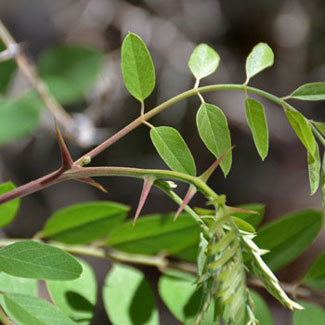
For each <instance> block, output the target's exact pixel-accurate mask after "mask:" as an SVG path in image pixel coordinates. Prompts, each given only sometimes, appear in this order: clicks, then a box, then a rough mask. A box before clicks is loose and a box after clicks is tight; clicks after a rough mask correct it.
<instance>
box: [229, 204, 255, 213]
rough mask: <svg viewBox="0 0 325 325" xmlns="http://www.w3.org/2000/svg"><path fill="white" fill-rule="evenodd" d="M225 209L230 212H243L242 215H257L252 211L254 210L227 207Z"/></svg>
mask: <svg viewBox="0 0 325 325" xmlns="http://www.w3.org/2000/svg"><path fill="white" fill-rule="evenodd" d="M227 208H228V210H229V211H230V212H243V213H251V214H259V213H258V212H257V211H254V210H246V209H241V208H236V207H230V206H227Z"/></svg>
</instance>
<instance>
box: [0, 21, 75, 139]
mask: <svg viewBox="0 0 325 325" xmlns="http://www.w3.org/2000/svg"><path fill="white" fill-rule="evenodd" d="M0 38H1V39H2V41H3V42H4V44H5V45H6V47H7V50H5V51H3V52H1V53H2V56H3V60H5V59H10V58H14V59H15V61H16V62H17V65H18V67H19V68H20V69H21V71H22V72H23V73H24V75H25V76H26V78H27V79H28V81H29V82H30V83H31V85H32V86H33V88H35V90H36V91H37V92H38V94H39V97H40V98H41V100H42V102H43V103H44V104H45V106H46V107H47V108H48V109H49V111H50V112H51V113H52V115H53V116H54V117H55V118H56V120H57V121H58V122H59V123H60V124H61V125H62V127H63V128H64V131H65V132H66V133H67V134H69V135H70V136H71V132H72V130H73V129H74V128H73V127H72V126H73V119H72V117H71V116H70V115H69V114H68V113H67V112H66V111H65V110H64V108H63V107H62V106H61V105H60V104H59V103H58V101H57V100H56V99H55V98H54V97H53V96H52V95H51V93H50V92H49V89H48V87H47V85H46V84H45V83H44V81H43V80H42V79H41V78H40V77H39V75H38V74H37V71H36V69H35V67H34V66H33V65H32V64H31V63H30V62H29V60H28V59H27V57H26V56H25V55H24V54H23V53H22V52H21V51H20V49H19V44H18V43H17V42H16V41H15V40H14V38H13V37H12V35H11V34H10V32H9V31H8V29H7V28H6V26H5V25H4V24H3V22H2V21H1V20H0ZM1 53H0V54H1ZM0 61H1V56H0Z"/></svg>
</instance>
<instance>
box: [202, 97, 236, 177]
mask: <svg viewBox="0 0 325 325" xmlns="http://www.w3.org/2000/svg"><path fill="white" fill-rule="evenodd" d="M196 125H197V128H198V131H199V134H200V137H201V139H202V141H203V142H204V144H205V145H206V147H207V148H208V149H209V150H210V151H211V152H212V154H213V155H214V156H215V157H216V158H218V157H220V156H221V155H222V154H223V153H224V152H226V151H227V150H228V149H229V148H230V147H231V139H230V132H229V128H228V122H227V119H226V116H225V114H224V113H223V112H222V110H221V109H220V108H219V107H217V106H214V105H211V104H207V103H203V104H201V106H200V108H199V110H198V112H197V115H196ZM231 163H232V153H231V152H229V154H228V155H227V156H226V157H225V158H224V159H223V160H222V161H221V162H220V167H221V169H222V171H223V173H224V175H225V176H227V175H228V173H229V171H230V168H231Z"/></svg>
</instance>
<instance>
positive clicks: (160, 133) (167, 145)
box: [150, 126, 196, 176]
mask: <svg viewBox="0 0 325 325" xmlns="http://www.w3.org/2000/svg"><path fill="white" fill-rule="evenodd" d="M150 138H151V141H152V143H153V145H154V146H155V148H156V149H157V151H158V153H159V155H160V157H161V158H162V159H163V161H164V162H165V163H166V165H167V166H168V167H169V168H170V169H172V170H174V171H176V172H180V173H184V174H189V175H192V176H195V175H196V167H195V162H194V159H193V156H192V154H191V151H190V150H189V148H188V147H187V145H186V143H185V141H184V139H183V138H182V136H181V135H180V134H179V132H178V131H177V130H176V129H174V128H172V127H169V126H159V127H155V128H152V129H151V130H150Z"/></svg>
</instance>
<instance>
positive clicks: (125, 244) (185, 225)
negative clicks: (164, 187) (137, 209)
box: [106, 214, 200, 254]
mask: <svg viewBox="0 0 325 325" xmlns="http://www.w3.org/2000/svg"><path fill="white" fill-rule="evenodd" d="M173 217H174V214H169V215H159V214H156V215H150V216H144V217H142V218H141V219H139V220H138V221H137V223H136V226H135V228H133V224H132V221H128V222H126V223H124V224H123V225H121V226H119V227H118V228H116V229H115V231H114V232H113V233H112V234H111V235H110V236H109V238H108V240H107V242H106V243H107V245H108V246H112V247H114V248H115V249H117V250H121V251H125V252H128V253H134V254H157V253H159V252H161V251H163V252H165V253H167V254H176V253H177V252H180V251H182V250H184V249H186V248H188V247H191V246H192V245H194V244H195V243H198V241H199V232H200V228H199V227H198V225H197V223H196V222H195V221H194V220H193V219H192V218H191V217H190V216H189V215H186V214H181V215H180V216H179V218H178V219H177V222H174V221H173Z"/></svg>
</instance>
